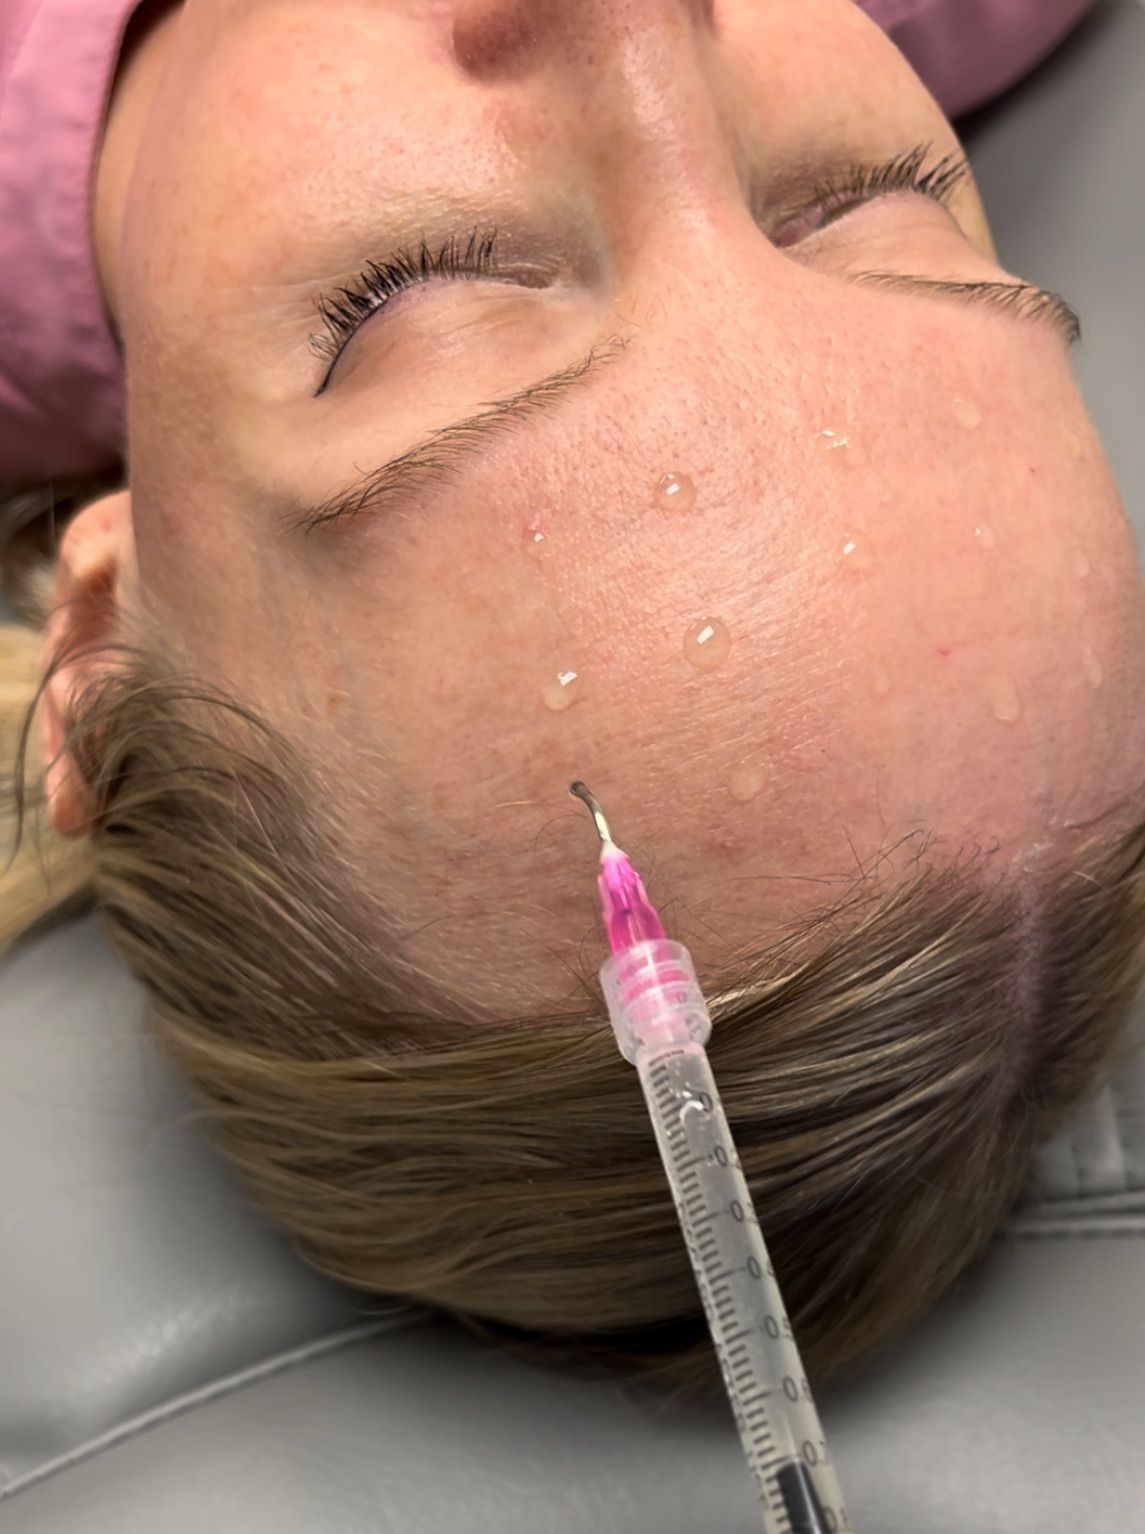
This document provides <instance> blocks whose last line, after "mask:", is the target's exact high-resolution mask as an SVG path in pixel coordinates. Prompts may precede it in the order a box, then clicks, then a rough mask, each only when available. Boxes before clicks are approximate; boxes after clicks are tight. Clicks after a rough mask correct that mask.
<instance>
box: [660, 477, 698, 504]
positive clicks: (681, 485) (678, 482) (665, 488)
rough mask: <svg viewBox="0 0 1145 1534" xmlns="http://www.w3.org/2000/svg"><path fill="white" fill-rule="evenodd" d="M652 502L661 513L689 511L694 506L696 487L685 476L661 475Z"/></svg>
mask: <svg viewBox="0 0 1145 1534" xmlns="http://www.w3.org/2000/svg"><path fill="white" fill-rule="evenodd" d="M652 501H653V504H654V505H655V506H657V507H658V508H659V510H661V511H675V512H684V511H691V509H692V507H693V506H694V505H695V504H696V487H695V485H694V484H693V483H692V481H691V480H690V479H689V478H688V476H687V475H686V474H662V475H661V476H660V478H659V479H658V480H657V481H656V488H655V489H654V490H653V492H652Z"/></svg>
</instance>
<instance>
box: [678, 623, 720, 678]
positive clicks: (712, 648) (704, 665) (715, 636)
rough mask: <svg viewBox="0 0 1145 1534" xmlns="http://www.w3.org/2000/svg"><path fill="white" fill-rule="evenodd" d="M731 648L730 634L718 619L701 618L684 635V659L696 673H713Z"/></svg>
mask: <svg viewBox="0 0 1145 1534" xmlns="http://www.w3.org/2000/svg"><path fill="white" fill-rule="evenodd" d="M731 647H732V636H731V632H730V631H729V629H728V626H727V624H726V623H724V622H722V621H721V620H720V619H719V618H701V619H700V620H699V622H698V623H693V624H692V626H691V627H690V628H689V629H688V631H687V633H686V634H685V635H684V659H685V660H686V661H687V662H688V664H689V665H690V666H695V668H696V670H697V671H715V670H716V668H717V667H718V666H722V665H723V663H724V661H726V660H727V658H728V652H729V651H730V649H731Z"/></svg>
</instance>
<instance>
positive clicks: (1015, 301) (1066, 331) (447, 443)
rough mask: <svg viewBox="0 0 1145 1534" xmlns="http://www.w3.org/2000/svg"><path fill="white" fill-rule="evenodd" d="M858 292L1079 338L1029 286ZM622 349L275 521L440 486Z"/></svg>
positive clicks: (289, 524) (893, 281)
mask: <svg viewBox="0 0 1145 1534" xmlns="http://www.w3.org/2000/svg"><path fill="white" fill-rule="evenodd" d="M844 280H845V281H847V282H849V283H854V284H856V285H858V286H862V287H878V288H885V289H892V290H895V291H898V292H908V293H917V294H922V295H930V296H933V297H936V298H940V299H941V298H952V299H955V300H957V301H958V302H960V303H963V304H968V305H973V306H988V307H992V308H995V309H997V310H1001V311H1002V312H1004V313H1006V314H1008V315H1010V316H1012V317H1013V318H1016V319H1021V320H1027V321H1031V322H1033V323H1035V324H1041V325H1048V326H1049V327H1050V328H1051V329H1052V330H1053V331H1054V332H1055V333H1056V334H1057V335H1058V336H1059V337H1060V338H1061V339H1062V340H1063V341H1064V342H1065V344H1066V345H1067V346H1073V345H1074V343H1075V342H1077V341H1078V340H1080V338H1081V320H1080V319H1079V317H1078V314H1077V312H1076V310H1075V309H1074V308H1073V307H1072V305H1070V304H1069V303H1068V302H1067V301H1066V299H1064V298H1063V297H1062V296H1061V294H1060V293H1054V292H1051V291H1050V290H1049V289H1047V288H1039V287H1037V286H1035V285H1034V284H1033V283H1029V282H956V281H953V280H950V279H946V278H937V277H918V276H914V275H912V274H911V273H909V272H877V271H876V272H858V273H854V274H852V275H850V276H848V277H846V278H845V279H844ZM628 344H629V338H628V337H625V336H612V337H610V338H609V340H608V341H607V342H605V343H604V344H603V345H600V346H594V347H593V348H592V350H591V351H590V352H588V354H587V355H586V356H584V357H582V358H581V359H580V360H579V361H578V362H574V363H573V364H572V365H571V366H569V367H565V368H561V369H560V370H559V371H558V372H555V373H550V374H549V375H548V376H547V377H545V378H542V379H540V380H539V382H537V383H533V384H529V385H528V386H527V387H526V388H523V389H519V390H517V391H516V392H515V393H513V394H509V395H506V396H505V397H504V398H502V399H497V400H492V401H490V402H489V403H488V404H487V405H485V406H483V407H482V408H481V409H480V410H479V411H478V412H477V413H476V414H474V415H469V416H465V417H464V418H463V419H462V420H460V421H454V422H453V423H452V425H449V426H442V427H439V428H438V429H437V430H436V431H433V432H430V434H429V435H428V436H427V437H424V438H423V439H422V440H421V441H420V442H418V443H416V444H415V445H414V446H413V447H411V448H409V449H407V450H406V452H404V453H399V454H398V456H397V457H396V458H391V459H390V460H389V461H388V462H387V463H383V464H381V465H380V466H379V467H378V468H375V469H369V470H365V471H359V474H358V477H357V478H356V479H354V480H352V481H351V482H350V483H349V484H348V485H346V486H344V487H343V488H342V489H341V490H338V491H336V492H335V493H334V494H333V495H331V496H329V497H327V498H326V499H325V500H322V501H318V502H316V503H313V504H300V503H297V502H293V503H288V504H287V505H286V507H285V508H284V509H283V510H281V511H280V512H279V513H278V514H277V516H278V520H279V522H280V524H281V525H282V527H283V528H284V529H285V530H286V532H288V533H291V534H294V533H298V532H302V533H304V534H306V533H310V532H312V531H313V530H314V529H315V528H317V527H320V526H322V525H323V524H328V523H331V522H339V521H349V520H352V519H354V518H356V517H358V516H361V515H362V514H363V513H365V512H367V511H369V512H374V511H377V510H379V509H381V508H382V507H384V506H385V505H387V504H388V503H389V502H391V501H393V500H394V499H398V498H401V497H404V496H408V495H409V494H410V493H411V491H412V490H414V489H417V488H420V487H421V486H423V485H425V484H427V483H428V484H435V483H436V484H443V483H445V482H446V481H447V480H448V479H449V478H450V477H451V476H452V475H453V473H455V472H456V470H457V468H458V466H459V465H460V463H461V462H462V461H463V460H464V459H466V458H468V457H469V456H470V455H471V454H473V453H474V452H476V451H478V450H479V449H480V448H481V447H482V446H483V445H484V443H485V442H486V441H487V440H488V439H489V438H490V437H491V436H494V435H496V434H497V433H498V432H500V431H504V430H506V429H509V428H512V427H513V426H515V425H516V424H517V423H519V422H520V421H522V420H524V419H525V418H526V417H529V416H533V415H537V414H539V413H542V412H545V411H548V410H550V409H552V408H553V406H555V405H557V404H559V403H560V402H561V401H562V400H563V399H564V398H565V396H566V395H567V394H568V393H569V392H570V390H572V389H573V388H575V386H576V385H577V384H578V383H581V382H583V380H584V379H586V378H587V377H588V376H589V375H590V374H592V373H595V372H597V371H599V369H600V368H602V367H604V366H605V365H607V364H608V363H609V362H611V361H614V360H615V358H616V357H618V356H619V355H620V354H621V352H623V351H624V350H625V349H626V348H627V346H628Z"/></svg>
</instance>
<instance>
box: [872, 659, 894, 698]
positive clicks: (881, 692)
mask: <svg viewBox="0 0 1145 1534" xmlns="http://www.w3.org/2000/svg"><path fill="white" fill-rule="evenodd" d="M870 687H871V697H872V698H876V699H879V700H880V701H881V700H882V699H883V698H887V697H889V696H890V691H891V679H890V677H889V676H888V675H887V673H886V672H885V671H884V670H883V668H882V666H876V667H875V669H874V670H873V671H872V672H871V675H870Z"/></svg>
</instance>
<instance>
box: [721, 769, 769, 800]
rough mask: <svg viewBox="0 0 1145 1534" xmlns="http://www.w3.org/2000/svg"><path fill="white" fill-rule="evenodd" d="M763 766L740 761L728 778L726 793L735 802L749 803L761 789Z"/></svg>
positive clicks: (756, 796)
mask: <svg viewBox="0 0 1145 1534" xmlns="http://www.w3.org/2000/svg"><path fill="white" fill-rule="evenodd" d="M763 783H764V777H763V768H762V767H756V766H753V765H752V763H750V762H741V763H740V765H739V766H738V767H735V768H733V769H732V772H731V775H730V776H729V778H728V793H729V794H731V796H732V798H733V799H734V800H735V801H736V803H737V804H750V803H751V801H752V800H753V799H755V798H758V796H759V794H760V793H761V792H762V791H763Z"/></svg>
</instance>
